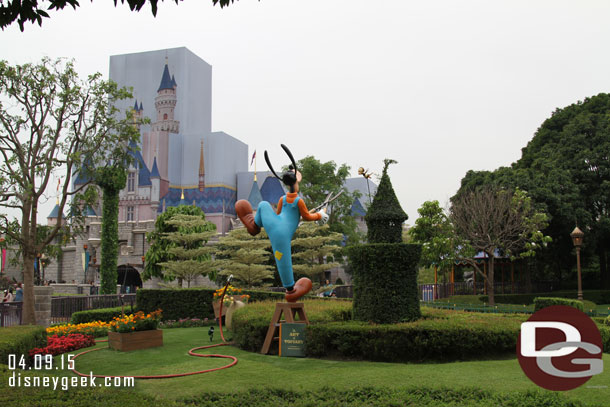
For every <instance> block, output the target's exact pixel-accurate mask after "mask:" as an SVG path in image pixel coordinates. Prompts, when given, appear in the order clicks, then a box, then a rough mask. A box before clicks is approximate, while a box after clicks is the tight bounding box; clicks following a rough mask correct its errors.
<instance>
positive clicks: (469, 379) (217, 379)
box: [76, 328, 610, 406]
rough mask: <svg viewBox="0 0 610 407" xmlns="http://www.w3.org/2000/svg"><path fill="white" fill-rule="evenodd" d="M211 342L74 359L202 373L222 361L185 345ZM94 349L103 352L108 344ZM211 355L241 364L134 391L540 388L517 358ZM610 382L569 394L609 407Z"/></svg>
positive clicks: (201, 338) (130, 369) (84, 365)
mask: <svg viewBox="0 0 610 407" xmlns="http://www.w3.org/2000/svg"><path fill="white" fill-rule="evenodd" d="M216 336H218V335H216ZM208 343H209V340H208V337H207V328H178V329H171V330H165V331H164V346H163V347H160V348H153V349H147V350H141V351H134V352H117V351H112V350H108V349H103V350H100V351H96V352H93V353H89V354H86V355H84V356H82V357H80V358H78V359H77V360H76V367H77V369H78V370H80V371H81V372H84V373H88V372H89V371H93V372H94V373H95V374H114V375H139V374H146V375H152V374H168V373H178V372H186V371H196V370H203V369H208V368H212V367H218V366H221V365H223V364H225V363H226V362H225V361H224V360H216V359H210V358H196V357H192V356H188V355H187V351H188V350H189V349H190V348H192V347H195V346H200V345H205V344H208ZM96 347H102V348H106V347H107V344H105V343H103V344H98V345H96ZM203 352H204V353H205V351H203ZM209 353H221V354H227V355H233V356H236V357H237V358H238V359H239V362H238V364H237V365H236V366H234V367H232V368H229V369H225V370H221V371H218V372H214V373H205V374H202V375H195V376H187V377H184V378H177V379H162V380H139V381H137V383H136V388H135V390H136V391H137V392H139V393H141V394H147V395H153V396H155V397H158V398H161V399H175V398H184V397H186V398H192V397H197V396H198V395H199V394H201V393H202V392H203V391H206V392H220V393H228V392H235V391H238V390H239V391H246V390H251V389H264V388H278V387H281V388H283V389H285V390H292V391H306V392H318V391H320V389H322V388H323V387H325V386H331V387H333V388H336V389H338V390H347V389H353V388H354V387H358V386H362V385H366V386H373V387H375V388H377V387H379V388H390V389H400V388H404V387H412V386H418V387H432V388H438V387H440V386H444V387H447V388H451V389H460V388H463V387H472V386H476V387H477V388H480V389H482V390H489V391H499V392H502V393H511V392H515V391H528V390H537V389H538V387H537V386H536V385H535V384H533V383H532V382H530V380H529V379H528V378H527V377H526V376H525V375H524V374H523V372H522V371H521V368H520V366H519V363H518V362H517V360H516V358H515V357H510V358H507V359H504V360H487V361H469V362H456V363H445V364H399V363H376V362H356V361H336V360H321V359H309V358H305V359H297V358H280V357H277V356H265V355H260V354H258V353H250V352H245V351H242V350H240V349H237V348H235V347H230V346H227V347H221V348H213V349H211V350H210V351H209ZM604 362H605V364H606V366H610V355H607V354H604ZM609 385H610V371H609V369H606V370H605V371H604V373H602V374H601V375H598V376H594V377H593V378H592V379H591V380H590V381H589V382H587V384H585V385H584V386H582V387H580V388H578V389H575V390H572V391H569V392H567V393H566V394H567V396H568V397H569V398H571V399H573V400H581V401H583V402H584V403H586V404H587V405H600V406H601V405H607V400H609V399H610V388H609V387H608V386H609ZM598 386H599V387H598ZM543 392H546V391H543Z"/></svg>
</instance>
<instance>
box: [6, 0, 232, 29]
mask: <svg viewBox="0 0 610 407" xmlns="http://www.w3.org/2000/svg"><path fill="white" fill-rule="evenodd" d="M161 1H163V0H161ZM173 1H174V2H175V3H176V4H179V0H173ZM234 1H235V0H212V3H213V4H214V5H216V4H218V3H220V7H225V6H228V5H229V4H230V3H233V2H234ZM38 3H39V1H38V0H7V1H6V3H3V2H0V28H2V29H4V27H7V26H9V25H11V24H12V23H14V22H15V21H17V24H19V29H20V30H21V31H23V29H24V24H25V23H26V22H28V21H29V22H31V23H38V25H39V26H42V19H43V18H49V13H47V11H51V10H53V9H55V10H62V9H64V8H65V7H66V6H70V7H72V8H73V9H75V10H76V7H79V6H80V4H79V2H78V0H48V1H45V0H40V3H41V6H42V5H43V4H44V5H47V4H48V5H49V7H48V8H46V10H45V9H43V8H42V7H39V6H38ZM117 3H118V0H114V5H115V7H116V5H117ZM125 3H127V4H128V5H129V8H130V9H131V11H140V10H141V9H142V7H144V5H145V4H146V3H149V4H150V8H151V11H152V14H153V16H156V15H157V5H158V3H159V0H121V4H125Z"/></svg>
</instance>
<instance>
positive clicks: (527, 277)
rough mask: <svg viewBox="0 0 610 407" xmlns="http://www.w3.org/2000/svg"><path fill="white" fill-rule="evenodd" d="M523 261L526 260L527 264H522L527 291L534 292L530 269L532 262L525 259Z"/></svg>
mask: <svg viewBox="0 0 610 407" xmlns="http://www.w3.org/2000/svg"><path fill="white" fill-rule="evenodd" d="M521 261H522V262H525V265H523V263H522V265H521V268H522V270H523V271H524V272H525V292H526V293H528V294H530V293H531V292H532V273H531V271H530V262H529V260H526V259H523V260H521Z"/></svg>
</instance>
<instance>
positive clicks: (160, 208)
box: [12, 47, 374, 291]
mask: <svg viewBox="0 0 610 407" xmlns="http://www.w3.org/2000/svg"><path fill="white" fill-rule="evenodd" d="M110 79H111V80H113V81H115V82H117V83H118V85H119V86H127V87H132V88H133V95H134V99H135V100H133V99H132V100H130V101H122V102H121V103H119V104H118V106H117V107H119V108H120V109H122V110H126V109H132V112H133V113H134V116H135V119H136V121H135V123H136V125H137V126H138V129H139V131H140V135H141V138H140V143H139V145H138V146H137V147H138V148H137V149H135V150H136V151H135V152H134V153H133V158H134V160H133V161H134V163H133V164H132V165H131V166H130V167H129V169H128V173H127V185H126V187H125V188H124V189H123V190H122V191H120V193H119V247H120V249H119V258H118V265H119V267H118V271H119V277H118V281H117V283H118V285H121V286H123V287H134V286H140V287H141V286H144V287H147V288H153V287H157V286H158V283H159V281H157V280H156V279H153V280H149V281H146V282H142V280H141V278H140V273H141V272H142V271H143V268H144V254H145V253H146V251H147V250H148V247H149V244H148V242H147V241H146V233H147V232H150V231H152V230H153V229H154V224H155V220H156V218H157V216H158V215H159V214H161V213H163V212H164V211H165V210H166V208H168V207H171V206H178V205H194V206H198V207H200V208H201V209H202V210H203V211H204V213H205V214H206V219H207V220H209V221H211V222H213V223H214V224H216V228H217V231H218V233H219V235H220V234H225V233H226V232H228V231H229V230H231V228H232V227H233V226H234V224H235V222H236V214H235V202H236V201H237V200H238V199H249V200H250V202H251V203H252V206H253V207H254V208H256V207H257V206H258V203H259V202H260V201H262V200H265V201H268V202H271V203H273V204H275V203H277V201H278V200H279V198H280V197H281V196H282V195H284V194H285V189H284V187H283V185H282V184H281V182H280V181H279V180H278V179H277V178H275V177H273V176H272V174H271V173H270V172H260V171H259V172H258V174H256V173H253V172H249V171H248V158H249V157H248V146H247V145H246V144H245V143H243V142H241V141H240V140H237V139H236V138H234V137H232V136H230V135H228V134H226V133H224V132H220V131H218V132H213V131H212V125H211V116H212V114H211V112H212V67H211V66H210V65H209V64H208V63H206V62H205V61H204V60H202V59H201V58H199V57H198V56H196V55H195V54H193V53H192V52H191V51H189V50H188V49H186V48H184V47H182V48H173V49H167V50H159V51H151V52H142V53H135V54H125V55H115V56H111V57H110ZM145 117H147V118H149V119H150V123H145V124H140V123H141V119H143V118H145ZM257 178H258V179H257ZM362 181H365V180H364V179H352V180H348V182H347V183H346V186H347V188H348V190H350V192H352V191H353V189H359V190H360V191H361V192H362V195H363V197H364V196H365V189H364V187H363V186H362V185H360V184H361V183H362ZM85 182H87V180H86V179H84V178H83V177H81V176H80V175H77V176H76V177H75V179H74V181H73V184H74V186H78V185H82V184H83V183H85ZM259 182H260V184H259ZM259 185H260V187H259ZM373 186H374V184H373ZM361 201H362V202H366V199H365V198H361ZM362 208H363V206H362V203H361V202H360V201H358V202H355V203H354V207H353V211H352V212H353V214H354V216H356V219H357V220H358V221H359V223H360V224H364V222H363V216H364V212H363V209H362ZM86 215H87V218H86V228H85V233H84V234H83V235H81V236H77V237H76V239H75V241H74V242H70V243H69V244H68V245H66V246H63V247H62V252H63V253H62V256H60V258H59V259H58V260H57V261H52V262H50V263H49V264H48V265H47V267H46V268H44V269H42V270H41V279H44V280H54V281H57V282H65V283H67V284H68V285H70V283H73V284H72V285H73V286H74V287H77V286H78V285H81V286H82V288H81V289H80V291H82V290H83V289H85V288H86V287H85V284H86V283H88V282H91V281H93V282H99V273H98V268H99V264H100V257H101V256H100V250H99V246H100V243H101V240H100V234H101V216H99V215H101V202H100V203H99V205H97V206H94V207H92V208H87V211H86ZM60 216H62V215H60V214H59V207H58V206H56V207H55V208H54V210H53V211H52V212H51V213H50V214H49V216H48V217H47V223H48V224H54V223H55V222H57V221H59V218H60ZM12 274H13V275H14V276H15V277H16V278H17V279H20V276H19V274H18V273H17V272H13V273H12ZM344 280H345V278H344ZM195 283H196V284H210V282H209V280H207V278H199V279H198V281H196V282H195ZM75 289H76V288H75Z"/></svg>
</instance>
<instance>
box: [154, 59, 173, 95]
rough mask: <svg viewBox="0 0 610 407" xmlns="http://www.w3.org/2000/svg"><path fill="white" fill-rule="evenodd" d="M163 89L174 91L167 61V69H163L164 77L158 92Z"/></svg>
mask: <svg viewBox="0 0 610 407" xmlns="http://www.w3.org/2000/svg"><path fill="white" fill-rule="evenodd" d="M163 89H174V84H173V81H172V77H171V76H170V74H169V67H168V66H167V61H165V68H163V76H162V77H161V84H160V85H159V89H157V92H159V91H161V90H163Z"/></svg>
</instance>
